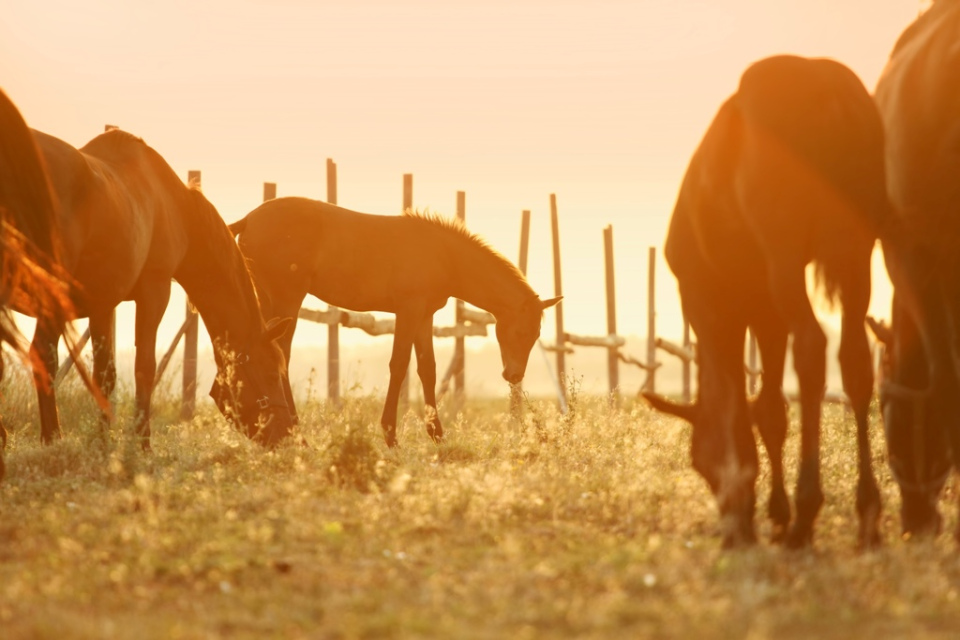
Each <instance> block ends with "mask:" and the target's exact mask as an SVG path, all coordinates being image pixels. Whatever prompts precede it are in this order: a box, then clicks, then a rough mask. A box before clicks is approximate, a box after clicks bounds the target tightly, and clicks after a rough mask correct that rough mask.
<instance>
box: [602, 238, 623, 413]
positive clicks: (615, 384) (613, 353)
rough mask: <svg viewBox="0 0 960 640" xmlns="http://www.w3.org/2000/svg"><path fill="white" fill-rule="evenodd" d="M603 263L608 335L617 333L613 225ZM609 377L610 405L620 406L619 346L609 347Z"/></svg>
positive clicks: (607, 240)
mask: <svg viewBox="0 0 960 640" xmlns="http://www.w3.org/2000/svg"><path fill="white" fill-rule="evenodd" d="M603 263H604V272H605V276H606V277H605V282H606V285H607V335H608V336H615V335H617V292H616V286H615V283H614V279H613V271H614V270H613V225H607V226H606V227H605V228H604V229H603ZM607 379H608V380H609V382H610V407H611V408H612V409H616V408H617V407H619V406H620V358H619V356H618V349H617V347H610V348H608V349H607Z"/></svg>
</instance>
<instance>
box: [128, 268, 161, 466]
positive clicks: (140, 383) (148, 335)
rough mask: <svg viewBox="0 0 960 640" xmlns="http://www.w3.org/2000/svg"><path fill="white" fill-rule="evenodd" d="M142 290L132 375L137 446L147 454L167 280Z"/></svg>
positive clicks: (137, 317) (139, 299) (136, 325)
mask: <svg viewBox="0 0 960 640" xmlns="http://www.w3.org/2000/svg"><path fill="white" fill-rule="evenodd" d="M145 290H146V291H148V292H149V293H148V294H147V295H144V296H141V297H139V298H138V299H137V314H136V322H135V335H136V338H135V340H136V343H135V347H136V357H135V359H134V365H133V374H134V382H135V386H136V418H135V422H134V426H135V428H136V432H137V434H138V435H139V436H140V445H141V446H142V447H143V449H144V451H147V450H149V449H150V399H151V398H152V397H153V385H154V383H155V382H156V377H157V328H158V327H159V326H160V321H161V320H162V319H163V313H164V311H166V310H167V302H169V300H170V280H164V281H158V282H156V283H153V284H152V285H150V286H148V287H146V289H145Z"/></svg>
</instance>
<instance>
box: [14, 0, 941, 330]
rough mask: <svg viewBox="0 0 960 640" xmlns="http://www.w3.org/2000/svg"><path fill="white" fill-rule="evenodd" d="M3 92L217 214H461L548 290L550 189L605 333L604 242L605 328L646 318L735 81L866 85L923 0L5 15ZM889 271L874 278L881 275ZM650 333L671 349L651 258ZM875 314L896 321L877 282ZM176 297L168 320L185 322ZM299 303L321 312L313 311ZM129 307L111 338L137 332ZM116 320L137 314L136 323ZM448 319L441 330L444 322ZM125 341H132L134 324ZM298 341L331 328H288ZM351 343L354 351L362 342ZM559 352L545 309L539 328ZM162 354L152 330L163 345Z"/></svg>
mask: <svg viewBox="0 0 960 640" xmlns="http://www.w3.org/2000/svg"><path fill="white" fill-rule="evenodd" d="M4 4H5V5H6V6H4V7H3V11H2V16H0V86H2V87H3V89H4V90H5V91H6V92H7V93H8V94H9V96H10V97H11V98H12V99H13V100H14V102H15V103H16V104H17V105H18V106H19V107H20V109H21V110H22V112H23V114H24V117H25V118H26V120H27V122H28V123H29V124H30V125H31V126H33V127H35V128H38V129H41V130H43V131H46V132H47V133H50V134H53V135H56V136H58V137H61V138H63V139H64V140H66V141H68V142H70V143H72V144H74V145H77V146H80V145H82V144H83V143H85V142H86V141H87V140H89V139H90V138H92V137H93V136H95V135H97V134H98V133H99V132H101V131H102V130H103V126H104V125H105V124H107V123H110V124H116V125H119V126H121V127H122V128H124V129H126V130H128V131H130V132H133V133H135V134H137V135H139V136H141V137H143V138H144V140H146V142H147V143H149V144H150V145H151V146H153V147H154V148H155V149H157V151H159V152H160V153H161V154H162V155H163V156H164V157H165V158H166V159H167V161H168V162H169V163H170V164H171V166H173V167H174V169H175V170H176V171H177V172H178V173H179V174H180V175H182V176H185V175H186V172H187V170H188V169H200V170H202V172H203V187H204V191H205V193H206V194H207V196H208V197H209V198H210V200H211V201H212V202H213V203H214V204H215V205H216V206H217V207H218V209H219V210H220V212H221V214H222V215H223V217H224V218H225V219H226V220H227V221H232V220H235V219H237V218H239V217H241V216H242V215H243V214H245V213H246V212H247V211H249V210H250V209H252V208H253V207H255V206H256V205H257V204H258V203H259V201H260V199H261V197H262V188H263V187H262V184H263V182H264V181H272V182H277V183H278V185H279V186H278V191H279V195H304V196H308V197H315V198H321V199H323V198H325V197H326V190H325V182H324V170H325V169H324V164H325V160H326V158H333V159H334V160H335V161H336V162H337V164H338V170H339V203H340V204H341V205H343V206H346V207H350V208H353V209H357V210H361V211H368V212H372V213H385V214H386V213H390V214H393V213H398V212H399V210H400V207H401V186H402V174H404V173H413V174H414V205H415V206H416V207H417V208H419V209H430V210H432V211H437V212H440V213H446V214H450V215H452V214H453V213H454V207H455V202H456V200H455V195H456V191H458V190H463V191H465V192H466V202H467V222H468V226H469V227H470V228H471V229H473V230H474V231H476V232H478V233H480V234H481V235H483V236H484V237H486V238H487V239H488V240H489V241H490V242H491V243H492V244H493V245H494V246H495V247H497V248H498V249H500V250H501V251H502V252H503V253H505V254H506V255H507V256H508V257H510V258H511V259H516V256H517V252H518V236H519V225H520V211H521V210H522V209H530V210H532V215H533V221H532V225H533V229H532V238H531V246H530V280H531V283H532V285H533V286H534V288H535V289H536V290H537V291H538V292H539V293H541V295H542V296H543V297H548V296H550V295H553V279H552V270H551V262H550V261H551V253H550V235H549V200H548V198H549V194H550V193H556V194H557V199H558V205H559V211H560V227H561V236H562V239H561V254H562V257H563V284H564V294H565V296H566V298H565V307H564V316H565V319H566V323H567V328H568V330H569V331H573V332H576V333H591V334H599V333H603V332H605V326H606V325H605V319H604V315H603V263H602V260H603V255H602V249H603V245H602V229H603V227H604V226H606V225H607V224H612V225H613V227H614V239H615V255H616V267H617V271H616V278H617V295H618V300H617V306H618V324H619V328H620V331H621V333H636V334H642V333H644V332H645V327H646V315H645V314H646V311H645V301H646V255H647V247H648V246H651V245H654V246H657V247H658V250H659V248H660V247H661V246H662V243H663V239H664V235H665V232H666V224H667V221H668V219H669V215H670V212H671V209H672V206H673V200H674V198H675V196H676V192H677V188H678V186H679V182H680V179H681V177H682V175H683V172H684V170H685V168H686V164H687V161H688V160H689V157H690V155H691V153H692V152H693V150H694V148H695V147H696V145H697V143H698V141H699V139H700V137H701V136H702V134H703V132H704V130H705V129H706V127H707V125H708V124H709V122H710V119H711V118H712V117H713V115H714V113H715V111H716V109H717V108H718V106H719V105H720V103H721V102H722V100H723V99H724V98H725V97H726V96H727V95H729V94H730V93H731V92H732V91H734V90H735V88H736V86H737V81H738V78H739V75H740V73H741V72H742V71H743V69H744V68H745V67H746V66H747V65H748V64H750V63H751V62H753V61H754V60H757V59H759V58H762V57H765V56H768V55H772V54H776V53H798V54H804V55H813V56H827V57H833V58H836V59H838V60H840V61H842V62H844V63H846V64H847V65H849V66H850V67H851V68H852V69H853V70H854V71H856V72H857V73H858V74H859V76H860V77H861V79H863V81H864V82H865V84H866V85H867V87H868V88H869V89H871V90H872V89H873V87H874V85H875V83H876V80H877V78H878V76H879V74H880V71H881V69H882V67H883V65H884V63H885V61H886V58H887V56H888V54H889V51H890V49H891V47H892V45H893V42H894V41H895V39H896V37H897V36H898V35H899V33H900V32H901V31H902V30H903V29H904V27H906V26H907V24H909V22H910V21H911V20H912V19H913V18H915V17H916V15H917V13H918V12H919V11H920V9H921V8H922V7H924V6H925V3H923V2H918V1H917V0H843V1H842V2H839V1H837V0H776V1H774V2H771V1H770V0H712V1H697V0H672V1H670V2H667V1H660V2H652V1H645V0H633V1H604V0H590V1H585V0H584V1H580V0H577V1H570V0H550V1H545V0H543V1H541V0H537V1H532V0H509V1H501V0H484V1H483V2H473V1H456V2H449V1H447V2H440V1H435V0H421V1H415V2H411V1H402V0H395V1H391V2H384V1H365V0H352V1H349V2H347V1H340V2H330V1H313V2H309V1H306V0H279V1H273V2H266V1H262V2H255V1H252V0H209V1H203V0H193V1H191V2H186V1H179V0H178V1H170V2H149V3H148V2H130V1H129V0H116V1H113V0H88V1H87V2H83V3H78V2H74V1H73V0H55V1H48V0H34V1H31V2H16V1H13V0H10V1H8V2H5V3H4ZM880 275H881V276H882V277H883V278H885V276H883V275H882V274H880ZM657 285H658V294H657V304H658V307H659V318H658V321H659V326H660V328H661V330H660V333H661V334H664V335H667V336H678V335H679V332H680V320H679V302H678V296H677V292H676V285H675V281H674V280H673V277H672V275H670V274H669V273H668V271H667V268H666V265H665V263H664V262H663V261H662V259H661V261H660V262H659V264H658V282H657ZM875 288H876V289H877V295H875V301H874V302H875V305H874V311H875V313H878V314H880V315H882V316H886V315H888V301H889V292H888V289H887V287H886V285H885V283H881V282H878V283H877V284H876V286H875ZM182 304H183V303H182V298H179V297H175V298H174V299H173V301H172V303H171V311H170V312H168V316H167V319H166V320H165V322H164V327H163V332H164V335H166V336H168V337H167V338H166V339H167V340H168V339H169V336H172V334H173V332H174V331H175V329H176V327H177V326H178V322H179V321H180V319H181V318H182ZM307 304H308V305H313V306H317V307H320V306H322V305H321V304H320V303H318V302H316V301H315V300H309V299H308V303H307ZM129 313H130V311H129V309H125V310H124V311H123V312H122V313H121V316H120V318H121V319H120V327H119V329H120V332H121V333H120V345H121V347H124V346H130V343H131V342H132V340H131V338H130V336H131V335H132V320H130V319H129V318H130V315H129ZM125 318H126V319H125ZM444 319H445V318H441V320H444ZM125 327H126V330H125ZM299 333H300V334H301V335H300V338H299V339H298V342H299V343H304V344H305V343H307V342H310V341H319V342H321V343H322V342H323V340H324V338H322V337H320V336H323V335H325V332H319V331H313V332H311V331H308V330H305V328H304V329H301V330H300V332H299ZM342 336H343V337H342V338H341V339H342V340H344V341H345V342H347V343H349V342H350V341H351V340H362V339H363V338H362V337H361V336H360V335H359V332H356V331H352V330H351V331H344V332H342ZM544 336H545V337H548V338H549V339H550V340H552V338H553V315H552V313H550V314H548V316H547V319H546V322H545V323H544ZM163 340H164V339H163V338H161V341H163Z"/></svg>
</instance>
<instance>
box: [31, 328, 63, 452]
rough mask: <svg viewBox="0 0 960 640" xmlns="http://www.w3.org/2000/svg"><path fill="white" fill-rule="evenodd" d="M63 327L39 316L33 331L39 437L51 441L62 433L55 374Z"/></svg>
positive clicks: (44, 442)
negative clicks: (53, 324)
mask: <svg viewBox="0 0 960 640" xmlns="http://www.w3.org/2000/svg"><path fill="white" fill-rule="evenodd" d="M61 333H62V327H59V326H56V327H55V326H52V325H51V324H50V323H49V322H47V321H44V320H40V321H38V322H37V328H36V331H35V333H34V334H33V342H32V343H31V344H30V349H31V351H32V352H33V355H34V357H35V361H36V362H39V365H40V367H39V369H37V368H36V367H35V368H34V370H33V383H34V385H36V387H37V406H38V408H39V409H40V441H41V442H42V443H43V444H50V443H52V442H53V440H54V439H59V438H62V437H63V432H61V430H60V414H59V413H58V411H57V396H56V393H55V391H54V387H53V382H54V376H56V375H57V369H58V367H59V364H60V363H59V357H58V354H57V345H58V344H59V342H60V334H61Z"/></svg>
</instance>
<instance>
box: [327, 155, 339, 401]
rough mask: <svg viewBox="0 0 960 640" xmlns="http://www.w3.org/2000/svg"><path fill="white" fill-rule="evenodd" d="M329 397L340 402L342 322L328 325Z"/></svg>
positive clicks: (332, 195)
mask: <svg viewBox="0 0 960 640" xmlns="http://www.w3.org/2000/svg"><path fill="white" fill-rule="evenodd" d="M327 202H329V203H330V204H337V163H336V162H334V161H333V160H332V159H331V158H327ZM327 311H329V312H331V313H333V314H334V317H339V315H340V309H338V308H337V307H335V306H333V305H328V306H327ZM327 399H328V400H329V401H330V402H332V403H333V404H334V405H335V406H339V404H340V323H339V322H333V323H330V324H328V325H327Z"/></svg>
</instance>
